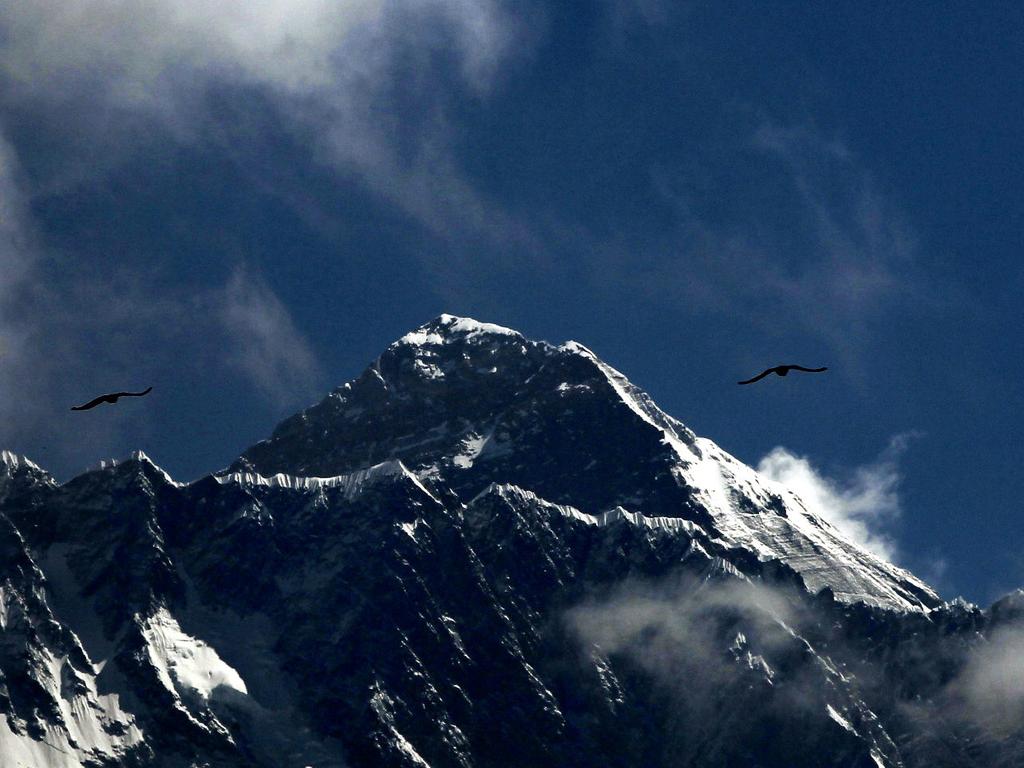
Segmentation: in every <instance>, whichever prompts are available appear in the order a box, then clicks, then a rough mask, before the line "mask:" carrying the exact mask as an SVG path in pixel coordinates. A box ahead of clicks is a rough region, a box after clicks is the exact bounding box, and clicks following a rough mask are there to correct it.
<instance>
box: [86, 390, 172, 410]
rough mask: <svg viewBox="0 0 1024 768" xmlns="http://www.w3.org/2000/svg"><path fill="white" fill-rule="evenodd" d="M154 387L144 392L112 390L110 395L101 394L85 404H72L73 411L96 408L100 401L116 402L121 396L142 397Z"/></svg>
mask: <svg viewBox="0 0 1024 768" xmlns="http://www.w3.org/2000/svg"><path fill="white" fill-rule="evenodd" d="M152 389H153V388H152V387H147V388H146V389H144V390H143V391H142V392H112V393H110V394H109V395H100V396H99V397H97V398H95V399H94V400H90V401H89V402H88V403H86V404H85V405H73V406H71V410H72V411H88V410H89V409H90V408H95V407H96V406H97V405H99V404H100V403H111V404H113V403H116V402H117V399H118V398H119V397H142V396H143V395H148V394H149V393H150V390H152Z"/></svg>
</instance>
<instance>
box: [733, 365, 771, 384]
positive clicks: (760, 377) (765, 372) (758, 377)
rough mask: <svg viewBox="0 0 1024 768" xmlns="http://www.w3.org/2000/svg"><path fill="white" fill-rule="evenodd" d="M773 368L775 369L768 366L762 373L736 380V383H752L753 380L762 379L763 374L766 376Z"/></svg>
mask: <svg viewBox="0 0 1024 768" xmlns="http://www.w3.org/2000/svg"><path fill="white" fill-rule="evenodd" d="M774 370H775V369H774V368H769V369H768V370H766V371H763V372H762V373H759V374H757V376H755V377H754V378H752V379H747V380H746V381H737V382H736V383H737V384H753V383H754V382H755V381H760V380H761V379H763V378H764V377H765V376H767V375H768V374H769V373H771V372H772V371H774Z"/></svg>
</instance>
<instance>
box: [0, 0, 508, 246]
mask: <svg viewBox="0 0 1024 768" xmlns="http://www.w3.org/2000/svg"><path fill="white" fill-rule="evenodd" d="M523 30H524V27H523V26H522V25H521V24H520V23H519V22H518V21H517V19H516V18H514V17H512V16H510V15H508V14H506V13H505V12H504V11H503V10H502V9H501V8H500V6H499V4H498V3H497V2H495V0H480V1H479V2H469V1H468V0H424V1H423V2H418V3H391V2H386V1H385V0H348V2H339V1H337V0H258V1H255V2H254V1H253V0H224V2H217V3H208V2H203V1H202V0H133V1H128V0H104V1H102V2H90V3H82V2H76V0H40V1H39V2H31V3H14V4H8V5H7V6H6V7H5V8H4V10H3V11H2V12H0V90H2V91H4V95H3V96H0V107H2V108H6V110H8V111H10V112H11V113H18V112H19V111H20V112H27V113H28V114H30V115H31V116H33V117H34V118H35V119H37V120H38V119H40V118H41V117H43V116H47V117H51V118H52V116H53V115H60V116H61V117H62V119H63V120H65V121H70V122H73V125H74V129H73V130H69V131H68V132H67V134H66V135H63V136H62V138H61V141H62V142H63V146H62V147H61V148H60V149H61V151H62V152H63V153H64V154H69V155H72V156H73V157H67V158H62V159H63V160H66V161H67V162H62V163H60V164H59V167H60V171H59V173H60V174H67V173H71V174H72V177H71V181H76V180H78V179H80V178H81V177H82V176H83V175H85V176H88V175H89V174H96V173H101V172H103V171H104V170H105V169H106V168H107V167H109V165H110V164H111V163H117V162H119V161H121V160H123V159H124V157H125V156H126V155H127V154H128V153H130V148H131V147H132V146H133V145H134V144H136V143H137V142H141V141H146V140H148V138H149V137H150V136H151V134H152V133H153V131H154V129H155V130H156V131H157V132H159V133H164V134H165V133H168V132H169V133H170V135H172V136H173V137H175V138H176V139H177V140H178V141H182V142H190V141H198V140H202V141H210V140H226V139H218V138H217V137H218V136H219V134H220V131H219V130H218V129H216V124H217V122H218V119H223V118H218V117H216V109H215V108H212V107H215V103H216V102H217V101H218V100H219V98H220V97H221V96H223V93H222V92H220V91H218V89H220V88H223V87H225V86H227V87H230V88H231V89H232V90H233V91H234V92H235V93H237V92H239V90H244V89H249V90H251V91H253V93H254V94H258V95H259V96H260V97H261V98H263V99H264V100H263V101H260V100H258V99H254V100H252V104H253V105H255V106H253V109H257V108H258V109H260V111H261V113H263V114H266V113H268V112H269V113H270V114H271V116H270V118H269V119H270V120H271V121H272V122H274V123H275V124H276V125H278V126H279V127H281V128H284V129H285V130H288V131H290V132H292V133H293V135H295V136H296V137H298V138H299V139H300V140H301V141H302V142H303V143H304V144H306V145H307V146H309V147H310V148H311V153H312V154H313V155H314V156H315V157H317V158H318V159H319V160H320V161H322V162H323V163H325V164H328V165H330V166H332V167H336V168H338V169H340V170H342V171H344V172H346V173H348V174H353V175H355V176H356V177H358V178H360V179H362V180H363V181H364V182H365V183H366V184H367V185H368V186H369V187H370V188H371V189H373V190H374V191H375V192H376V193H378V194H380V195H382V196H384V197H386V198H388V199H389V200H390V201H391V202H393V203H395V204H397V205H399V206H400V207H402V208H403V209H404V210H405V211H406V212H407V213H409V214H410V215H413V216H415V217H417V218H419V219H420V220H421V221H422V222H423V223H424V224H427V225H430V226H435V227H437V228H438V229H439V230H442V231H443V229H444V226H445V225H447V226H449V227H452V226H455V225H461V226H475V227H480V226H481V225H483V224H485V223H486V222H487V220H488V216H486V215H484V213H483V210H484V209H486V208H489V207H490V206H489V203H488V202H487V201H484V200H482V199H481V198H480V196H479V195H477V193H476V192H475V191H474V190H473V189H472V187H471V185H469V184H468V183H467V182H466V180H465V179H464V178H463V177H462V175H461V173H460V172H459V171H458V170H457V164H456V163H455V162H454V161H453V159H452V153H453V150H452V142H453V140H454V131H453V130H452V128H451V126H450V124H449V121H448V119H447V116H446V115H447V111H448V106H449V103H450V100H451V99H452V98H453V94H454V97H455V98H458V97H461V96H465V95H468V96H469V97H471V98H477V97H480V96H482V95H485V94H486V93H487V91H488V89H489V88H490V87H491V85H492V83H493V82H494V80H495V78H496V77H497V76H498V75H499V73H500V71H501V66H500V65H501V64H502V63H503V62H504V61H505V60H506V59H507V58H508V57H509V56H510V55H512V54H513V53H514V52H516V51H517V46H516V45H515V44H514V43H515V42H516V41H517V40H520V39H521V37H522V33H523ZM449 61H450V62H451V63H452V64H453V66H454V68H455V75H456V76H455V78H450V77H449V76H448V73H446V72H445V65H444V64H439V63H438V62H449ZM403 93H404V94H406V95H414V97H415V100H416V108H415V110H411V111H410V114H401V113H400V112H399V107H398V106H396V105H397V104H398V103H399V101H400V100H399V99H398V98H396V97H397V96H398V95H399V94H403ZM250 118H251V119H253V121H254V124H255V123H258V122H259V121H258V120H256V119H255V116H254V115H250V116H248V117H246V116H245V115H243V114H241V113H239V112H238V111H237V110H235V111H233V112H232V117H231V118H230V119H231V120H232V122H233V125H232V131H231V132H232V137H233V138H232V139H230V140H231V141H237V140H238V136H239V135H244V132H245V126H244V123H245V121H246V120H247V119H250ZM262 119H264V120H265V119H267V118H266V117H264V118H262ZM50 122H51V124H52V122H53V121H52V120H51V121H50ZM58 130H59V128H58ZM69 168H70V169H71V170H70V171H69V170H68V169H69ZM46 183H47V184H49V185H51V186H60V184H61V181H60V180H59V179H55V178H50V179H47V180H46Z"/></svg>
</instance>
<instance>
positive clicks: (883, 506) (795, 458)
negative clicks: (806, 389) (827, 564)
mask: <svg viewBox="0 0 1024 768" xmlns="http://www.w3.org/2000/svg"><path fill="white" fill-rule="evenodd" d="M912 437H913V434H901V435H897V436H895V437H893V438H892V439H891V440H890V442H889V445H888V447H887V448H886V449H885V450H884V451H883V452H882V453H881V455H879V456H878V458H877V459H875V461H873V462H871V463H869V464H865V465H863V466H860V467H857V468H856V469H854V470H853V471H852V472H850V473H848V474H847V476H846V477H844V478H840V479H836V478H831V477H828V476H827V475H826V474H824V473H823V472H822V471H821V470H820V469H818V468H817V467H815V466H814V464H813V463H812V462H811V461H810V459H808V458H807V457H805V456H799V455H797V454H795V453H793V452H791V451H789V450H787V449H786V448H784V447H782V446H777V447H775V448H773V449H772V450H771V451H769V452H768V453H767V454H766V455H765V456H764V457H763V458H762V459H761V460H760V461H759V462H758V465H757V471H758V472H760V473H761V474H762V475H764V476H765V477H766V478H768V479H769V480H771V481H773V482H776V483H779V484H780V485H782V486H785V487H786V488H787V489H789V490H790V491H792V492H793V493H795V494H796V495H797V496H798V497H799V498H800V500H801V501H802V502H803V503H804V505H805V506H806V507H807V509H808V510H809V511H810V512H813V513H814V514H816V515H818V516H819V517H821V518H823V519H825V520H827V521H828V522H829V523H831V524H832V525H833V526H835V527H836V528H837V529H839V531H840V532H841V533H843V534H844V535H845V536H846V537H847V538H849V539H850V540H851V541H853V542H854V543H856V544H859V545H860V546H862V547H864V548H865V549H867V550H868V551H870V552H873V553H874V554H876V555H878V556H879V557H882V558H885V559H886V560H889V561H895V560H896V559H897V558H898V557H899V549H898V546H897V543H896V540H895V538H894V536H893V525H894V523H895V522H896V521H897V520H898V518H899V515H900V497H899V484H900V479H901V478H900V470H899V458H900V455H901V454H902V453H903V452H904V451H905V450H906V447H907V444H908V442H909V440H910V439H911V438H912Z"/></svg>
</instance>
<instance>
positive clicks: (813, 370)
mask: <svg viewBox="0 0 1024 768" xmlns="http://www.w3.org/2000/svg"><path fill="white" fill-rule="evenodd" d="M789 368H790V370H792V371H807V372H808V373H821V372H822V371H827V370H828V368H804V367H803V366H802V365H791V366H789Z"/></svg>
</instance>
